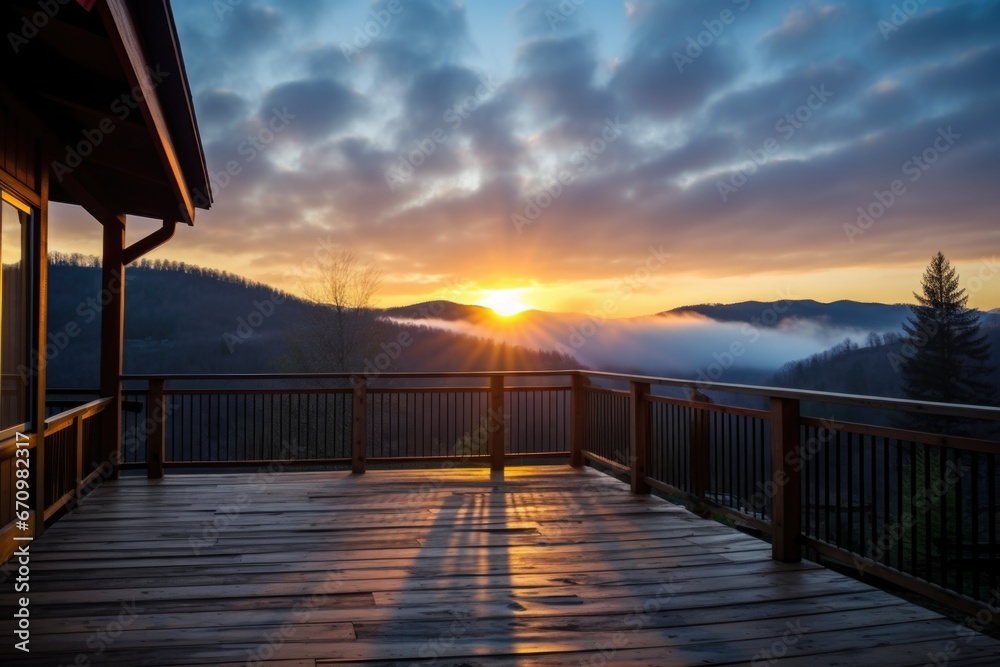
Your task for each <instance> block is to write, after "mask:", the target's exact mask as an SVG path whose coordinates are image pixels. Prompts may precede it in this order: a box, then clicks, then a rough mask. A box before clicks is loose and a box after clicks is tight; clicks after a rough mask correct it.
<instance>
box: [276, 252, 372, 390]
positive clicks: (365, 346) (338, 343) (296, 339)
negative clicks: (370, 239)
mask: <svg viewBox="0 0 1000 667" xmlns="http://www.w3.org/2000/svg"><path fill="white" fill-rule="evenodd" d="M381 285H382V272H381V271H380V270H379V268H378V267H376V266H375V265H374V264H372V263H370V262H363V261H361V260H360V259H359V258H358V256H357V253H355V252H354V251H353V250H341V251H339V252H336V253H332V254H330V255H329V256H328V257H327V258H326V259H325V260H323V261H321V262H320V263H319V269H318V271H317V275H316V279H315V280H314V281H313V282H312V283H309V284H306V285H303V288H302V289H303V292H304V293H305V294H306V296H307V297H308V298H309V299H310V300H311V301H313V302H314V303H316V304H318V305H321V306H326V307H325V308H321V309H316V310H315V311H313V312H314V315H315V317H316V322H315V324H314V326H312V327H307V328H303V329H302V330H300V331H299V332H297V334H296V335H295V336H293V338H292V340H291V341H290V343H291V353H292V357H293V359H294V361H295V362H296V365H299V366H301V367H304V369H307V370H312V371H342V372H343V371H347V372H354V371H363V370H365V365H366V364H365V361H366V360H370V358H372V357H373V356H374V355H376V354H377V353H378V352H379V351H380V348H379V345H380V344H384V343H386V342H387V336H388V334H389V333H391V331H390V329H391V328H390V327H388V326H387V323H386V322H385V321H384V320H382V319H381V318H380V315H381V313H380V311H379V310H378V309H377V307H376V306H377V304H376V296H377V294H378V291H379V288H380V287H381ZM379 370H387V369H379Z"/></svg>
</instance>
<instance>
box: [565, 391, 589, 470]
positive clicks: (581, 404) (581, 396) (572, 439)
mask: <svg viewBox="0 0 1000 667" xmlns="http://www.w3.org/2000/svg"><path fill="white" fill-rule="evenodd" d="M571 383H572V384H571V385H570V398H569V400H570V406H569V464H570V465H571V466H573V467H574V468H582V467H583V440H584V430H585V429H586V428H587V384H589V381H588V380H587V378H586V377H585V376H584V375H583V374H582V373H575V374H573V375H572V376H571Z"/></svg>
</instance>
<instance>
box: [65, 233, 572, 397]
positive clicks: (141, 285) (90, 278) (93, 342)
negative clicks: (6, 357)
mask: <svg viewBox="0 0 1000 667" xmlns="http://www.w3.org/2000/svg"><path fill="white" fill-rule="evenodd" d="M125 278H126V285H125V295H126V296H125V353H124V358H125V361H124V367H125V372H126V373H267V372H281V371H302V372H305V371H312V372H322V371H331V370H336V369H334V368H331V367H329V366H325V367H324V366H323V365H322V362H314V365H313V366H311V367H308V368H302V367H300V366H299V367H296V366H293V365H292V364H291V363H290V361H289V359H288V356H287V352H288V343H289V340H290V337H293V336H296V335H297V333H298V332H300V331H301V330H302V329H303V328H305V327H308V326H312V323H313V322H315V321H316V317H315V315H316V311H317V310H318V309H323V308H324V306H320V305H317V304H314V303H311V302H308V301H305V300H302V299H299V298H297V297H294V296H291V295H289V294H286V293H283V292H281V291H278V290H275V289H273V288H271V287H268V286H267V285H262V284H260V283H255V282H252V281H249V280H246V279H245V278H242V277H240V276H235V275H232V274H228V273H225V272H220V271H215V270H212V269H202V268H199V267H195V266H190V265H186V264H183V263H177V262H164V261H159V260H158V261H155V262H149V261H141V262H139V263H138V265H136V266H130V267H128V268H127V269H126V272H125ZM100 280H101V270H100V267H99V265H98V262H97V260H96V258H93V257H83V256H80V255H72V256H69V255H61V254H58V253H57V254H54V255H53V256H52V257H51V259H50V267H49V341H50V343H51V344H52V349H53V350H54V351H55V352H56V353H55V354H54V355H52V357H51V359H50V364H49V385H50V386H53V387H92V386H96V384H97V381H98V373H99V371H98V362H99V350H100V330H101V319H100V290H101V287H100ZM472 308H475V307H472ZM483 310H485V309H483ZM404 329H405V330H407V331H408V332H409V333H410V335H411V338H412V341H413V342H412V344H411V345H410V346H408V347H407V349H406V350H404V351H403V353H402V354H401V355H400V357H399V358H398V359H396V360H394V362H393V365H392V367H391V368H390V369H389V370H393V371H421V370H435V371H442V370H453V371H466V370H498V369H499V370H532V369H560V368H577V367H579V365H580V364H579V362H578V361H577V360H575V359H572V358H570V357H566V356H564V355H559V354H555V353H552V352H538V351H536V350H530V349H525V348H523V347H518V346H516V345H502V344H500V343H496V342H493V341H488V340H484V339H482V338H477V337H474V336H468V335H462V334H460V333H455V332H450V331H444V330H441V329H432V328H428V327H421V326H415V325H414V326H403V325H388V327H387V329H386V336H387V341H386V342H390V341H391V340H395V339H396V338H397V337H398V334H399V332H401V331H403V330H404ZM352 370H357V371H362V370H363V369H361V368H358V369H352Z"/></svg>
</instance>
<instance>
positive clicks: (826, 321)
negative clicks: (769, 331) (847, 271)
mask: <svg viewBox="0 0 1000 667" xmlns="http://www.w3.org/2000/svg"><path fill="white" fill-rule="evenodd" d="M691 313H696V314H698V315H702V316H704V317H710V318H712V319H713V320H716V321H717V322H750V323H754V324H756V325H758V326H766V327H776V326H778V325H779V324H780V323H781V322H782V321H784V320H788V319H797V320H809V321H813V322H816V323H819V324H823V325H826V326H829V327H837V328H854V329H861V330H865V331H894V330H897V329H899V328H900V326H901V325H902V323H903V321H904V320H906V318H907V317H908V316H909V314H910V308H909V306H906V305H904V304H893V305H887V304H883V303H864V302H859V301H847V300H842V301H834V302H832V303H821V302H819V301H814V300H812V299H801V300H789V301H774V302H764V301H743V302H741V303H733V304H700V305H696V306H681V307H680V308H674V309H672V310H667V311H663V312H661V313H657V315H659V316H661V317H666V316H672V315H686V314H691Z"/></svg>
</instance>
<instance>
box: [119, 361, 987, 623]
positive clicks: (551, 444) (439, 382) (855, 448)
mask: <svg viewBox="0 0 1000 667" xmlns="http://www.w3.org/2000/svg"><path fill="white" fill-rule="evenodd" d="M125 382H126V390H125V393H124V397H125V400H126V402H131V403H132V404H134V405H136V406H139V407H137V408H136V411H135V412H132V413H126V414H125V415H124V420H125V421H124V424H123V432H124V434H125V438H124V442H123V461H124V464H123V466H124V467H139V466H143V467H146V468H147V471H148V474H149V475H150V476H151V477H159V476H161V475H162V474H163V470H164V468H172V467H178V468H182V467H191V466H196V467H203V468H210V467H215V466H231V465H241V464H250V465H261V464H263V463H268V462H282V463H284V464H288V465H293V464H294V465H299V464H324V465H339V466H342V467H350V468H351V469H352V470H354V471H355V472H358V473H362V472H364V471H365V469H366V467H367V466H368V465H371V464H378V463H399V462H408V463H414V464H424V465H426V464H432V463H441V462H445V461H450V462H461V463H464V464H467V465H484V466H489V467H491V468H492V469H494V470H498V469H502V468H503V467H504V465H506V464H508V463H511V462H514V461H517V460H531V459H534V458H537V457H549V458H555V459H561V460H565V461H568V462H570V463H572V464H573V465H582V464H584V463H585V462H589V463H590V464H591V465H594V466H597V467H600V468H603V469H604V470H606V471H607V472H610V473H611V474H616V475H619V476H621V477H622V478H623V479H626V480H627V481H628V482H629V484H630V486H631V488H632V490H633V492H635V493H648V492H650V491H651V490H652V491H656V492H658V493H662V494H665V495H667V496H670V497H672V498H675V499H679V500H680V501H683V502H686V503H687V504H688V506H689V507H690V508H691V509H692V510H693V511H696V512H698V513H700V514H702V515H704V516H715V517H716V518H720V519H723V520H726V521H730V522H733V523H735V524H736V525H738V526H740V527H742V528H743V529H745V530H749V531H752V532H755V533H756V534H758V535H760V536H761V537H762V538H765V539H768V540H769V541H770V542H771V544H772V554H773V557H774V558H775V559H778V560H783V561H794V560H798V559H799V558H801V557H802V556H803V555H804V556H807V557H810V558H813V559H815V560H819V561H822V562H826V563H828V564H832V565H839V566H841V567H843V568H848V569H852V570H855V571H856V572H857V573H859V574H863V575H865V576H874V577H878V578H880V579H883V580H886V581H889V582H892V583H895V584H898V585H900V586H903V587H906V588H909V589H911V590H914V591H917V592H919V593H921V594H923V595H927V596H929V597H931V598H933V599H936V600H938V601H941V602H945V603H947V604H950V605H952V606H955V607H957V608H960V609H964V610H967V611H969V612H975V611H977V610H979V609H982V608H983V607H984V606H985V605H986V604H987V603H993V604H995V603H996V601H997V600H998V599H1000V546H998V544H1000V543H998V539H997V533H998V531H1000V511H998V505H997V496H998V494H1000V479H998V477H997V475H996V471H997V464H998V462H1000V442H998V440H997V437H996V432H997V431H996V427H997V426H1000V409H998V408H994V407H976V406H960V405H946V404H934V403H924V402H916V401H907V400H897V399H888V398H879V397H866V396H852V395H843V394H831V393H823V392H808V391H796V390H789V389H781V388H773V387H755V386H744V385H727V384H711V385H709V384H697V385H696V384H695V383H694V382H692V381H690V380H675V379H668V378H656V377H644V376H630V375H622V374H612V373H597V372H572V371H571V372H567V371H552V372H538V373H535V372H506V373H423V374H412V373H386V374H383V375H380V376H378V377H363V376H352V375H349V374H343V373H341V374H325V375H269V374H265V375H245V376H225V375H216V376H208V375H186V376H180V375H174V376H166V377H162V376H160V377H154V376H130V377H126V378H125ZM706 392H707V393H708V394H710V396H708V395H706ZM843 409H851V410H860V411H862V413H863V419H855V420H847V419H844V418H842V417H837V414H841V413H838V410H841V411H842V410H843ZM932 416H937V417H940V418H941V419H942V420H951V421H952V422H958V421H962V420H976V423H977V424H980V425H983V424H985V425H986V427H983V428H981V429H980V430H983V431H985V433H986V434H985V435H982V434H980V435H977V436H976V437H970V436H956V435H948V434H941V433H932V432H924V431H919V430H915V429H913V428H904V427H902V426H900V424H903V423H905V421H906V419H907V418H911V419H921V420H925V419H927V418H928V417H932ZM831 417H833V418H831ZM862 422H864V423H862ZM990 427H992V429H993V430H992V431H991V430H990Z"/></svg>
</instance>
